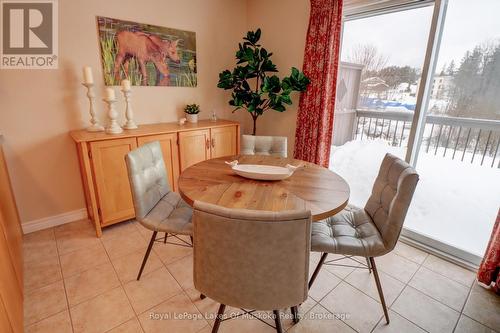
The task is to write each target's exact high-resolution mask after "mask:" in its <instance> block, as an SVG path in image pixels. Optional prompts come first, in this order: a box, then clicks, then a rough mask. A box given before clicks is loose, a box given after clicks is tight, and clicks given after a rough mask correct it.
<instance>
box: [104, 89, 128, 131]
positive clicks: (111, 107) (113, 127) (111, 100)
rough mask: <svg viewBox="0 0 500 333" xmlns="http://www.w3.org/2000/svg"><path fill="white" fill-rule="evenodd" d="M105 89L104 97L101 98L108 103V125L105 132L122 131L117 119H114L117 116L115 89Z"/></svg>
mask: <svg viewBox="0 0 500 333" xmlns="http://www.w3.org/2000/svg"><path fill="white" fill-rule="evenodd" d="M109 91H110V90H106V98H103V101H104V102H106V103H107V104H108V118H109V123H108V126H106V133H109V134H119V133H121V132H123V129H122V128H121V127H120V125H118V121H116V118H118V112H116V108H115V103H116V99H115V96H114V95H115V91H114V90H113V89H111V92H112V93H110V92H109Z"/></svg>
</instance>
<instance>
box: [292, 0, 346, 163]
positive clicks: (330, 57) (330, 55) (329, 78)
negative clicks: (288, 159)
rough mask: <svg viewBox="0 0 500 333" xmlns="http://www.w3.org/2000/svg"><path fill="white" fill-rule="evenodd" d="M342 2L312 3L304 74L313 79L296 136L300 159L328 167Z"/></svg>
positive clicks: (303, 97)
mask: <svg viewBox="0 0 500 333" xmlns="http://www.w3.org/2000/svg"><path fill="white" fill-rule="evenodd" d="M342 2H343V0H311V14H310V18H309V28H308V31H307V38H306V48H305V52H304V66H303V71H304V73H305V74H306V75H307V76H308V77H309V78H310V79H311V84H310V85H309V87H308V88H307V90H306V91H305V92H304V93H302V94H301V96H300V102H299V112H298V115H297V130H296V132H295V152H294V157H295V158H297V159H301V160H305V161H308V162H313V163H316V164H319V165H321V166H324V167H328V164H329V159H330V145H331V141H332V128H333V110H334V104H335V91H336V87H337V70H338V62H339V50H340V30H341V27H342Z"/></svg>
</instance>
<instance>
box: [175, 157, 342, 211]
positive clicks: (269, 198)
mask: <svg viewBox="0 0 500 333" xmlns="http://www.w3.org/2000/svg"><path fill="white" fill-rule="evenodd" d="M232 160H238V161H239V164H265V165H276V166H286V165H287V164H291V165H295V166H299V165H303V166H304V168H301V169H298V170H297V171H295V173H294V174H293V175H292V176H291V177H289V178H287V179H285V180H281V181H258V180H251V179H246V178H243V177H240V176H238V175H236V174H234V173H233V171H232V170H231V167H230V166H229V165H227V164H225V163H224V162H225V161H232ZM178 184H179V192H180V194H181V196H182V198H183V199H184V200H186V202H187V203H189V204H190V205H193V202H194V201H196V200H199V201H204V202H208V203H212V204H216V205H219V206H223V207H227V208H243V209H253V210H266V211H283V210H295V209H309V210H311V213H312V216H313V221H319V220H323V219H325V218H327V217H330V216H333V215H335V214H337V213H338V212H340V211H341V210H342V209H344V207H345V206H346V205H347V202H348V201H349V193H350V189H349V185H348V184H347V182H346V181H345V180H344V179H343V178H342V177H340V176H339V175H337V174H336V173H334V172H332V171H330V170H328V169H326V168H323V167H320V166H318V165H316V164H313V163H308V162H304V161H301V160H295V159H292V158H282V157H274V156H261V155H260V156H257V155H237V156H231V157H223V158H217V159H212V160H208V161H204V162H200V163H198V164H195V165H193V166H191V167H189V168H187V169H186V170H184V171H183V172H182V174H181V176H180V178H179V182H178Z"/></svg>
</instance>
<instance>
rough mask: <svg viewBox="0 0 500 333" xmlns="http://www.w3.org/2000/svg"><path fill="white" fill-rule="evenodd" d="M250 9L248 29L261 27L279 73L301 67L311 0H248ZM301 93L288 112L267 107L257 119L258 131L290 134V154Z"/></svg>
mask: <svg viewBox="0 0 500 333" xmlns="http://www.w3.org/2000/svg"><path fill="white" fill-rule="evenodd" d="M247 12H248V16H247V22H248V29H257V28H261V29H262V40H261V42H262V45H263V46H264V47H265V48H266V49H267V50H268V51H271V52H273V53H274V55H273V57H272V59H273V62H274V63H275V64H276V65H277V67H278V70H279V71H280V73H279V74H278V75H279V76H280V77H283V76H285V75H289V73H290V68H291V67H292V66H294V67H297V68H299V69H302V63H303V59H304V46H305V37H306V33H307V26H308V24H309V0H272V1H269V0H249V1H248V7H247ZM298 97H299V95H298V94H297V93H295V94H294V96H293V98H292V100H293V105H292V107H288V108H287V110H286V111H285V112H283V113H280V112H276V111H273V110H270V111H266V113H264V115H263V116H262V117H260V118H259V119H258V120H257V135H282V136H287V137H288V155H289V156H292V154H293V146H294V142H295V127H296V120H297V107H298ZM238 112H245V111H242V110H241V111H238ZM246 116H247V117H246V120H245V125H246V129H247V130H248V131H250V130H251V128H252V127H251V122H252V119H251V117H250V115H246ZM247 133H248V132H247Z"/></svg>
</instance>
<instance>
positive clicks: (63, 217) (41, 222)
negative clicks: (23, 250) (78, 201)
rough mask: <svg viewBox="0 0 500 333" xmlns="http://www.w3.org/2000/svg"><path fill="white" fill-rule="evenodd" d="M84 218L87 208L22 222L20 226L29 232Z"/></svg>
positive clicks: (25, 231)
mask: <svg viewBox="0 0 500 333" xmlns="http://www.w3.org/2000/svg"><path fill="white" fill-rule="evenodd" d="M86 218H88V216H87V210H86V209H85V208H82V209H77V210H73V211H70V212H66V213H62V214H59V215H53V216H48V217H44V218H41V219H38V220H33V221H28V222H25V223H23V224H22V228H23V233H24V234H29V233H30V232H35V231H38V230H43V229H48V228H52V227H55V226H58V225H61V224H66V223H70V222H74V221H78V220H83V219H86Z"/></svg>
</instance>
